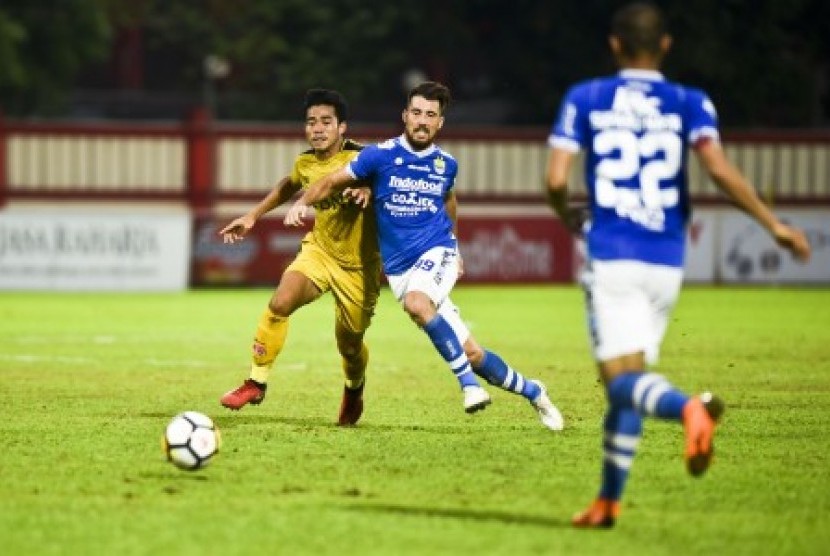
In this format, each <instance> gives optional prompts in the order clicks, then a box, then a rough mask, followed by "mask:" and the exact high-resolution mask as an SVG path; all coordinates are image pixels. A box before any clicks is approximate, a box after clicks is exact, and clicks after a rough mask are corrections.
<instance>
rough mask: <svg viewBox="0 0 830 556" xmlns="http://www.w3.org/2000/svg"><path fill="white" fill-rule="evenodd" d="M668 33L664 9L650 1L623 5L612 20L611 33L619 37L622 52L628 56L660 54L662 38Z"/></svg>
mask: <svg viewBox="0 0 830 556" xmlns="http://www.w3.org/2000/svg"><path fill="white" fill-rule="evenodd" d="M666 33H667V28H666V18H665V16H664V15H663V11H662V10H661V9H660V8H658V7H657V6H656V5H655V4H652V3H650V2H635V3H633V4H628V5H626V6H623V7H622V8H620V9H619V10H617V11H616V12H615V13H614V17H613V18H612V20H611V34H612V35H613V36H615V37H617V38H618V39H619V41H620V47H621V49H622V53H623V54H624V55H625V56H628V57H634V56H637V55H638V54H640V53H648V54H659V52H660V39H662V38H663V36H664V35H665V34H666Z"/></svg>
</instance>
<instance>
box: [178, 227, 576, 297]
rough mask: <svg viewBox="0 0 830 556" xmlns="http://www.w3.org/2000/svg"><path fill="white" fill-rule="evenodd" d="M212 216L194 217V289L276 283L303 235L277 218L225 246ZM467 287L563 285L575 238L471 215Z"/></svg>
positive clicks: (463, 233)
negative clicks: (488, 285)
mask: <svg viewBox="0 0 830 556" xmlns="http://www.w3.org/2000/svg"><path fill="white" fill-rule="evenodd" d="M225 223H226V222H225V221H224V220H222V221H219V220H217V219H215V218H212V217H201V218H197V219H196V223H195V225H196V233H195V234H194V237H195V245H194V249H193V269H192V274H191V282H192V284H193V285H194V286H212V285H214V286H215V285H241V284H257V285H269V286H270V285H276V284H277V282H278V281H279V277H280V275H281V274H282V272H283V270H284V269H285V267H286V266H287V265H288V264H289V263H290V262H291V260H292V259H293V258H294V255H295V254H296V252H297V249H298V247H299V244H300V240H301V239H302V236H303V235H304V233H305V232H306V231H307V229H305V230H298V229H296V228H286V227H285V226H283V224H282V221H281V220H280V219H278V218H268V219H264V220H261V221H260V222H258V223H257V225H256V227H255V228H254V229H253V230H252V232H251V234H250V235H249V236H248V237H247V238H246V239H245V241H243V242H242V243H237V244H235V245H224V244H223V243H222V240H221V238H220V237H219V236H218V235H217V230H219V228H220V227H221V226H222V225H224V224H225ZM459 238H460V241H461V255H462V257H463V260H464V276H463V277H462V279H461V282H462V283H465V284H484V283H550V282H558V283H567V282H571V281H572V278H573V274H574V248H573V240H572V239H571V237H570V235H569V234H568V232H567V231H566V230H565V228H564V226H562V225H561V223H560V222H559V221H558V220H556V219H555V218H553V217H552V216H520V215H514V216H498V217H497V216H469V217H462V218H461V219H460V222H459Z"/></svg>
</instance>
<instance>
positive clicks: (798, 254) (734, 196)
mask: <svg viewBox="0 0 830 556" xmlns="http://www.w3.org/2000/svg"><path fill="white" fill-rule="evenodd" d="M694 150H695V153H697V157H698V159H699V160H700V163H701V164H702V165H703V168H704V169H705V170H706V172H707V173H708V174H709V177H711V178H712V180H714V182H715V184H717V186H718V187H719V188H720V190H721V191H723V192H724V193H725V194H726V195H727V196H728V197H729V198H730V199H731V200H732V201H733V202H734V203H735V204H736V205H737V206H738V207H739V208H740V209H741V210H743V211H744V212H746V213H747V214H748V215H750V216H751V217H752V218H754V219H755V220H756V221H757V222H758V223H759V224H760V225H761V226H763V227H764V228H765V229H766V230H767V231H768V232H769V234H770V235H771V236H772V237H773V238H774V239H775V241H776V242H777V243H778V245H780V246H781V247H784V248H785V249H788V250H789V251H790V252H791V253H792V254H793V256H794V257H795V258H796V259H798V260H800V261H804V262H806V261H808V260H809V259H810V244H809V243H808V242H807V236H805V235H804V232H803V231H801V230H799V229H798V228H794V227H792V226H788V225H786V224H784V223H783V222H781V221H780V220H778V218H777V217H776V216H775V214H774V213H773V212H772V211H771V210H770V209H769V208H768V207H767V206H766V205H765V204H764V202H763V201H762V200H761V199H760V198H759V197H758V195H757V193H756V192H755V189H753V188H752V186H751V185H750V184H749V182H748V181H747V180H746V178H744V176H743V174H741V172H740V170H738V169H737V168H736V167H735V166H734V165H732V163H731V162H729V160H728V159H727V158H726V155H725V153H724V152H723V148H722V147H721V145H720V142H718V141H716V140H713V139H703V140H702V141H699V142H698V144H697V145H696V146H695V149H694Z"/></svg>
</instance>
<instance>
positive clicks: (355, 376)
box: [343, 343, 369, 390]
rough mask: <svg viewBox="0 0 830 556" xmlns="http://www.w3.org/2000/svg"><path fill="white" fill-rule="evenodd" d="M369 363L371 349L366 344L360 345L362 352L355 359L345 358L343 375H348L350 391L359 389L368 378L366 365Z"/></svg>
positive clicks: (347, 382) (347, 384) (347, 381)
mask: <svg viewBox="0 0 830 556" xmlns="http://www.w3.org/2000/svg"><path fill="white" fill-rule="evenodd" d="M368 363H369V348H367V347H366V344H365V343H362V344H361V345H360V351H359V352H358V353H357V355H355V356H354V357H351V358H349V359H346V358H345V357H344V358H343V374H344V375H346V387H347V388H349V389H350V390H354V389H355V388H359V387H360V385H361V384H363V379H364V378H365V376H366V365H368Z"/></svg>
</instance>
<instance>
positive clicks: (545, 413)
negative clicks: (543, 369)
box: [530, 380, 565, 431]
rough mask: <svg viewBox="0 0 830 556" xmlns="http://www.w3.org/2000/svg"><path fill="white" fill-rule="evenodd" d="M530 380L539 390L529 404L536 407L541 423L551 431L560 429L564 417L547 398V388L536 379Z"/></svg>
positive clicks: (563, 424)
mask: <svg viewBox="0 0 830 556" xmlns="http://www.w3.org/2000/svg"><path fill="white" fill-rule="evenodd" d="M531 382H532V383H533V384H535V385H536V386H538V387H539V389H540V390H541V392H539V395H538V396H536V398H535V399H533V400H531V402H530V405H532V406H533V407H534V408H535V409H536V413H538V414H539V419H541V420H542V424H543V425H545V426H546V427H547V428H549V429H550V430H552V431H561V430H562V429H563V428H565V419H563V418H562V414H561V413H560V412H559V410H558V409H556V406H555V405H553V402H552V401H550V398H548V389H547V388H545V385H544V384H542V383H541V382H539V381H538V380H531Z"/></svg>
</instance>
